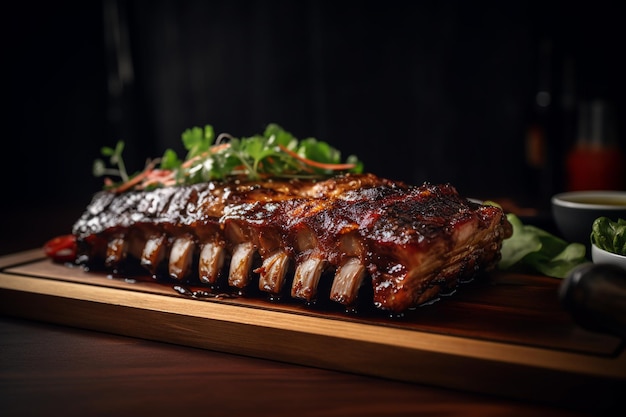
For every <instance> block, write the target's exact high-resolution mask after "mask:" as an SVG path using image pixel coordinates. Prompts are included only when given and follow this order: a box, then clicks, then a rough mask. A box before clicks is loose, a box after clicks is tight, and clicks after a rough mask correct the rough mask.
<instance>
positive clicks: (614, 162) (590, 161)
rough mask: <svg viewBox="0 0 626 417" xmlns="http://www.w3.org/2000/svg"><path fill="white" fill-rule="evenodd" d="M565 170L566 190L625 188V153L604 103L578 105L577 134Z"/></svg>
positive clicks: (607, 104) (607, 105) (601, 101)
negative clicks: (620, 146)
mask: <svg viewBox="0 0 626 417" xmlns="http://www.w3.org/2000/svg"><path fill="white" fill-rule="evenodd" d="M566 170H567V189H568V190H569V191H582V190H622V189H623V188H624V185H625V181H624V174H625V170H624V154H623V152H622V150H621V149H620V148H619V144H618V141H617V132H616V124H615V120H614V119H613V109H612V107H611V105H610V104H609V103H608V102H607V101H605V100H592V101H585V102H581V103H580V104H579V108H578V133H577V138H576V141H575V143H574V145H573V146H572V148H571V149H570V151H569V153H568V155H567V161H566Z"/></svg>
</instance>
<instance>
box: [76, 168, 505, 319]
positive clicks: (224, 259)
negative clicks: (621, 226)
mask: <svg viewBox="0 0 626 417" xmlns="http://www.w3.org/2000/svg"><path fill="white" fill-rule="evenodd" d="M73 233H74V234H75V235H76V238H77V243H78V248H79V257H78V262H80V263H83V264H94V263H100V264H102V265H104V266H105V267H107V268H111V269H115V268H118V267H119V266H120V265H121V264H122V263H124V262H139V263H140V264H141V265H142V266H143V267H145V268H146V270H147V271H149V272H150V273H151V274H153V275H155V276H157V277H158V276H159V275H160V274H161V272H160V271H165V273H166V274H167V275H168V276H169V277H170V278H173V279H175V280H195V281H198V282H201V283H206V284H211V285H217V284H218V283H220V282H227V284H228V285H229V286H231V287H235V288H240V289H245V288H246V287H248V286H250V285H253V283H255V284H258V287H259V289H260V290H261V291H264V292H267V293H270V294H282V293H284V292H288V293H289V294H290V295H291V296H292V297H294V298H299V299H304V300H306V301H314V300H315V299H316V298H317V297H318V296H319V292H318V289H319V287H320V281H321V280H324V279H326V277H328V279H330V280H332V283H329V284H331V285H330V294H329V295H328V296H329V297H330V298H331V299H332V300H334V301H336V302H338V303H341V304H343V305H345V306H348V307H349V306H352V305H354V304H355V303H356V301H357V297H358V296H359V294H360V288H361V287H362V286H364V285H365V286H370V287H371V288H370V291H369V292H368V294H371V295H368V296H371V297H372V300H371V303H373V305H375V306H376V307H377V308H379V309H382V310H387V311H390V312H394V313H401V312H403V311H405V310H407V309H410V308H412V307H415V306H418V305H421V304H423V303H426V302H428V301H430V300H432V299H433V298H435V297H436V296H437V295H438V294H439V293H440V292H441V291H442V290H446V291H447V290H449V289H452V288H455V287H456V285H457V284H458V283H459V282H460V281H462V280H466V279H470V278H472V277H473V276H475V275H476V274H477V273H479V272H481V271H485V270H489V269H491V268H493V267H494V266H495V264H496V263H497V261H498V260H499V257H500V248H501V244H502V240H503V239H505V238H507V237H509V236H510V235H511V233H512V231H511V226H510V224H509V223H508V222H507V220H506V217H505V216H504V214H503V212H502V210H500V209H499V208H497V207H492V206H483V205H479V204H476V203H473V202H470V201H468V200H467V199H465V198H463V197H461V196H460V195H459V194H458V193H457V191H456V190H455V189H454V187H452V186H451V185H432V184H424V185H422V186H410V185H406V184H404V183H400V182H393V181H390V180H386V179H381V178H378V177H376V176H374V175H371V174H369V175H368V174H364V175H345V176H340V177H336V178H332V179H329V180H325V181H318V182H314V181H303V180H291V181H265V182H260V183H252V182H239V181H233V182H208V183H203V184H196V185H190V186H181V187H165V188H159V189H154V190H151V191H131V192H126V193H123V194H114V193H110V192H100V193H99V194H97V195H95V196H94V198H93V201H92V202H91V204H90V205H89V206H88V208H87V210H86V212H85V213H84V215H83V216H82V217H81V218H80V219H79V220H78V221H77V223H76V224H75V226H74V229H73ZM330 274H332V275H331V276H330V277H329V275H330Z"/></svg>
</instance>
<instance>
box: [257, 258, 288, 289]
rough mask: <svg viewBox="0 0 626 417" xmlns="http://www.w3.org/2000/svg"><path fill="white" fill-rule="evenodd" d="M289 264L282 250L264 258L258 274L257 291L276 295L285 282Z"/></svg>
mask: <svg viewBox="0 0 626 417" xmlns="http://www.w3.org/2000/svg"><path fill="white" fill-rule="evenodd" d="M288 264H289V256H288V255H287V252H285V251H283V250H278V251H276V252H275V253H274V254H273V255H271V256H269V257H267V258H265V260H264V261H263V265H262V266H261V268H259V269H258V270H257V271H258V272H259V289H260V290H261V291H266V292H269V293H271V294H278V293H280V291H281V290H282V287H283V283H284V282H285V274H286V273H287V266H288Z"/></svg>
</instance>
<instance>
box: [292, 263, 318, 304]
mask: <svg viewBox="0 0 626 417" xmlns="http://www.w3.org/2000/svg"><path fill="white" fill-rule="evenodd" d="M324 266H325V262H324V260H323V259H321V258H319V257H313V256H311V257H309V258H307V259H305V260H304V261H303V262H301V263H300V264H299V265H298V266H297V267H296V272H295V274H294V277H293V284H292V286H291V296H292V297H295V298H301V299H304V300H307V301H311V300H313V299H314V298H315V296H316V295H317V285H318V284H319V281H320V277H321V276H322V272H323V271H324Z"/></svg>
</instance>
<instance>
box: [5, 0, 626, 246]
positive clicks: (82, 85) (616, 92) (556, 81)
mask: <svg viewBox="0 0 626 417" xmlns="http://www.w3.org/2000/svg"><path fill="white" fill-rule="evenodd" d="M5 10H6V11H5V12H4V13H3V15H2V25H1V26H2V45H3V46H2V52H3V53H2V62H3V74H4V76H3V80H4V83H3V84H4V85H3V94H2V97H3V101H4V106H3V108H4V110H3V113H2V114H3V124H2V127H3V132H2V135H3V140H2V144H3V145H2V148H3V152H2V164H1V166H2V170H1V171H0V173H1V174H2V178H3V179H4V193H3V204H2V221H1V222H0V226H1V227H2V229H1V230H0V233H1V234H2V239H3V241H4V242H8V241H9V240H13V241H15V239H16V234H24V233H26V234H27V233H28V227H30V228H31V230H32V229H33V228H36V227H38V226H39V225H41V224H46V225H48V227H49V226H50V224H53V225H54V226H56V229H55V228H52V230H51V232H56V231H57V230H58V231H61V230H68V231H69V227H70V226H71V222H72V221H73V219H74V217H75V216H77V215H78V214H80V212H81V210H82V208H83V207H84V205H85V204H86V203H87V202H88V201H89V199H90V197H91V195H92V194H93V192H94V191H96V190H97V189H99V188H100V187H101V185H102V182H101V179H100V178H94V177H93V176H92V175H91V165H92V163H93V160H94V159H95V158H97V157H99V156H100V147H101V146H103V145H109V146H113V145H114V144H115V142H116V141H117V140H119V139H121V140H124V141H125V142H126V151H125V161H126V164H127V166H128V168H129V170H130V171H134V170H139V169H141V168H142V167H143V164H144V162H145V160H146V158H148V157H158V156H160V155H161V154H162V153H163V151H164V150H165V149H166V148H173V149H175V150H177V151H178V152H179V154H181V155H182V154H183V149H182V145H181V141H180V134H181V133H182V131H183V130H185V129H186V128H188V127H192V126H203V125H205V124H212V125H213V126H214V127H215V130H216V131H217V132H228V133H231V134H233V135H235V136H248V135H252V134H254V133H257V132H261V131H262V130H263V128H264V127H265V125H266V124H268V123H270V122H277V123H279V124H281V125H282V126H283V127H284V128H286V129H287V130H289V131H291V132H292V133H293V134H295V135H296V136H298V137H300V138H304V137H309V136H313V137H317V138H318V139H321V140H324V141H327V142H330V143H331V144H333V145H334V146H335V147H337V148H339V149H340V150H341V151H342V152H343V154H344V156H347V155H348V154H352V153H354V154H357V155H358V156H359V157H360V158H361V159H362V160H364V162H365V168H366V170H367V171H369V172H373V173H375V174H378V175H380V176H385V177H389V178H393V179H398V180H404V181H407V182H411V183H421V182H423V181H430V182H451V183H452V184H454V185H455V186H456V187H457V189H459V191H460V192H461V193H462V194H465V195H468V196H477V197H481V198H496V197H500V196H508V197H513V198H515V199H518V200H519V201H521V202H522V203H525V202H531V203H532V204H536V205H545V204H547V202H548V201H549V195H550V194H551V193H554V192H557V191H560V190H562V189H563V159H564V155H565V154H566V152H567V150H568V149H569V147H570V145H571V143H572V142H573V141H574V139H575V135H576V120H575V113H576V106H577V104H578V103H579V102H580V101H581V100H588V99H593V98H601V99H605V100H607V101H609V102H610V103H612V104H613V105H614V106H615V109H616V112H617V115H618V122H619V123H621V121H622V120H624V115H625V111H626V108H625V104H624V94H625V92H626V91H625V88H624V82H623V74H624V73H625V70H626V66H625V64H624V63H623V58H622V55H623V51H624V40H625V37H624V29H623V27H624V22H623V15H622V13H621V8H619V7H618V2H615V3H613V2H605V1H594V2H556V1H506V2H482V1H472V2H468V1H438V2H435V1H432V2H431V1H428V2H408V1H393V0H388V1H364V2H356V3H353V2H340V1H312V0H309V1H263V0H257V1H219V0H218V1H165V0H157V1H138V0H136V1H126V2H124V1H114V0H105V1H103V2H98V1H88V2H68V1H57V2H43V1H34V2H33V1H30V2H29V1H25V2H19V3H15V4H13V5H12V6H11V7H9V8H7V9H5ZM538 91H546V92H548V93H549V94H550V96H551V101H550V104H549V105H547V106H544V107H540V106H537V104H536V100H535V97H536V95H537V92H538ZM534 122H540V123H541V124H542V125H543V126H544V127H545V129H546V132H547V142H546V143H547V144H548V148H547V149H548V151H549V156H550V158H549V160H548V164H547V165H546V166H545V167H544V168H543V169H534V170H533V169H530V168H529V166H528V164H527V161H526V156H525V138H526V133H527V129H528V127H529V126H530V125H531V124H532V123H534ZM619 123H618V129H619V128H620V126H619ZM619 138H620V140H621V141H622V145H623V141H624V135H620V136H619ZM24 213H32V216H31V219H32V220H31V221H30V222H29V223H28V227H27V228H26V229H25V228H24V225H23V224H20V223H19V222H16V221H15V218H16V214H21V215H24Z"/></svg>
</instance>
